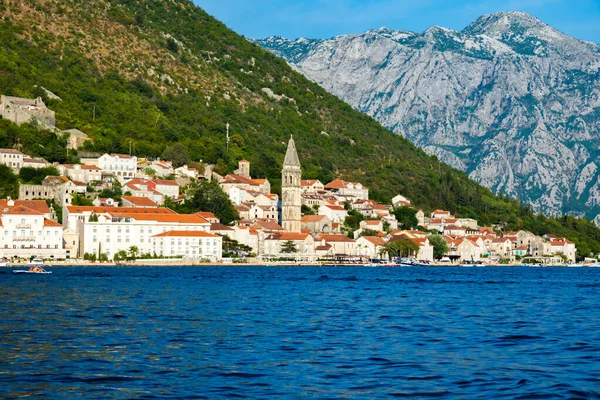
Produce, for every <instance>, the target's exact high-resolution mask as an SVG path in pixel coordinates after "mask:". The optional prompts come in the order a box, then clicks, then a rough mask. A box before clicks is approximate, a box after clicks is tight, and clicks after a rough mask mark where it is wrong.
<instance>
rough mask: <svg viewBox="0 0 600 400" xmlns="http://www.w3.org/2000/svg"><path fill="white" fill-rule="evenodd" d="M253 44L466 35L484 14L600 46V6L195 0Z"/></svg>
mask: <svg viewBox="0 0 600 400" xmlns="http://www.w3.org/2000/svg"><path fill="white" fill-rule="evenodd" d="M193 1H194V3H195V4H196V5H198V6H200V7H201V8H203V9H204V10H205V11H207V12H208V13H209V14H211V15H212V16H214V17H215V18H217V19H218V20H220V21H222V22H224V23H225V24H226V25H227V26H228V27H229V28H231V29H233V30H234V31H236V32H237V33H239V34H242V35H244V36H245V37H247V38H251V39H260V38H265V37H268V36H272V35H278V36H283V37H285V38H288V39H295V38H298V37H307V38H311V39H313V38H315V39H316V38H330V37H333V36H337V35H343V34H348V33H361V32H364V31H367V30H369V29H376V28H380V27H382V26H385V27H388V28H390V29H395V30H409V31H414V32H422V31H424V30H425V29H427V28H428V27H430V26H433V25H439V26H443V27H446V28H450V29H454V30H461V29H463V28H464V27H466V26H467V25H468V24H469V23H471V22H472V21H474V20H475V19H477V18H478V17H480V16H481V15H483V14H491V13H494V12H497V11H524V12H527V13H530V14H532V15H534V16H536V17H537V18H539V19H541V20H542V21H544V22H545V23H547V24H549V25H551V26H552V27H554V28H556V29H558V30H559V31H561V32H563V33H566V34H568V35H570V36H573V37H575V38H578V39H582V40H588V41H591V42H596V43H600V0H478V1H476V0H454V1H449V0H446V1H444V0H193Z"/></svg>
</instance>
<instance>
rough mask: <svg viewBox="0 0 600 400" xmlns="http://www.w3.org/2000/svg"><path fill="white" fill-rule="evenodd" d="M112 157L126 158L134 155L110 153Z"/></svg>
mask: <svg viewBox="0 0 600 400" xmlns="http://www.w3.org/2000/svg"><path fill="white" fill-rule="evenodd" d="M109 155H110V156H111V157H119V158H125V159H129V158H133V156H130V155H129V154H109Z"/></svg>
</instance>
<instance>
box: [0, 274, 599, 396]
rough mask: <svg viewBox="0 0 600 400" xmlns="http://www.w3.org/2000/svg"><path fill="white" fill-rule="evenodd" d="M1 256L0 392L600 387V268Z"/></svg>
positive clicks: (554, 390) (590, 392)
mask: <svg viewBox="0 0 600 400" xmlns="http://www.w3.org/2000/svg"><path fill="white" fill-rule="evenodd" d="M49 270H51V271H52V274H49V275H35V274H13V273H12V272H11V269H7V268H3V269H2V270H0V398H17V397H38V398H50V399H59V398H86V399H130V398H148V399H155V398H172V399H220V398H227V399H229V398H251V399H264V398H277V399H287V398H293V399H303V398H311V399H313V398H315V399H340V398H364V399H378V398H382V399H389V398H414V399H428V398H451V399H454V398H455V399H471V398H483V399H502V398H506V399H554V398H557V399H559V398H565V399H589V398H600V307H599V306H600V302H599V299H600V294H599V290H600V268H527V267H504V268H502V267H493V268H487V267H486V268H459V267H456V268H452V267H439V268H437V267H404V268H385V267H382V268H367V267H245V266H239V267H237V266H235V267H234V266H227V267H223V266H219V267H55V268H49Z"/></svg>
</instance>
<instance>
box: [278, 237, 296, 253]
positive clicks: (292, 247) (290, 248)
mask: <svg viewBox="0 0 600 400" xmlns="http://www.w3.org/2000/svg"><path fill="white" fill-rule="evenodd" d="M281 252H282V253H297V252H298V249H297V248H296V244H295V243H294V242H293V241H291V240H288V241H285V242H283V244H282V245H281Z"/></svg>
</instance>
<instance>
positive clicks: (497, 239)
mask: <svg viewBox="0 0 600 400" xmlns="http://www.w3.org/2000/svg"><path fill="white" fill-rule="evenodd" d="M510 241H511V240H510V239H508V238H494V239H492V243H504V242H510Z"/></svg>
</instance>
